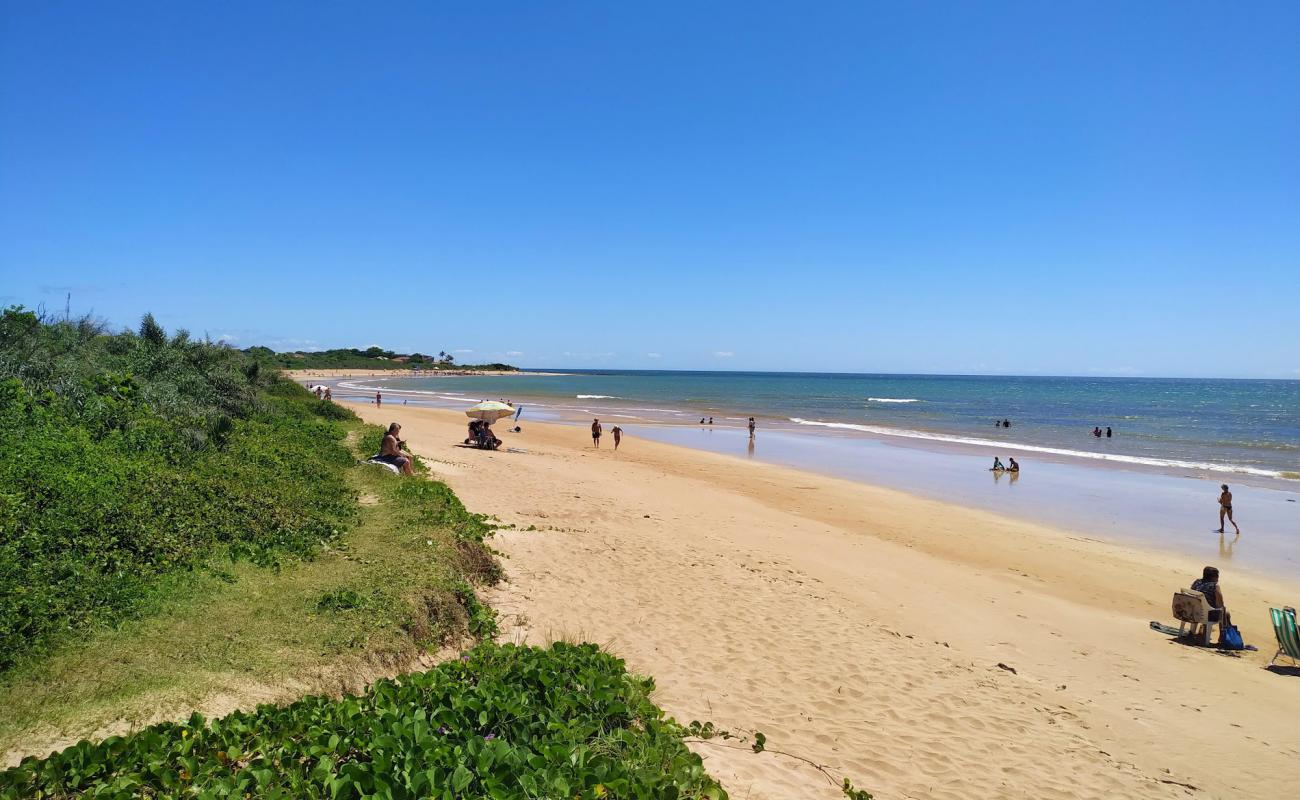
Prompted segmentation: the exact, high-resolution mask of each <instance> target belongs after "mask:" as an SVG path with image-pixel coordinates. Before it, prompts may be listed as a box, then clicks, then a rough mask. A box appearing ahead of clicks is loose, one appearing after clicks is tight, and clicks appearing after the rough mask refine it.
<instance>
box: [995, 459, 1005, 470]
mask: <svg viewBox="0 0 1300 800" xmlns="http://www.w3.org/2000/svg"><path fill="white" fill-rule="evenodd" d="M1004 469H1006V467H1004V466H1002V459H1000V458H998V457H997V456H993V471H994V472H1001V471H1002V470H1004Z"/></svg>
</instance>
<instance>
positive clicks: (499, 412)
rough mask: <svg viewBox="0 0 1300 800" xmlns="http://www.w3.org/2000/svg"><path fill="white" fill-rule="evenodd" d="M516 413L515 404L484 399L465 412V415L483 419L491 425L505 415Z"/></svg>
mask: <svg viewBox="0 0 1300 800" xmlns="http://www.w3.org/2000/svg"><path fill="white" fill-rule="evenodd" d="M514 413H515V409H514V407H513V406H508V405H506V404H505V403H498V402H497V401H495V400H484V401H483V402H481V403H479V404H478V405H476V406H474V407H473V408H471V409H469V410H467V411H466V412H465V416H467V417H473V418H474V419H481V420H483V421H484V422H487V423H488V424H489V425H490V424H492V423H493V422H496V421H497V420H499V419H502V418H504V417H509V416H511V415H513V414H514Z"/></svg>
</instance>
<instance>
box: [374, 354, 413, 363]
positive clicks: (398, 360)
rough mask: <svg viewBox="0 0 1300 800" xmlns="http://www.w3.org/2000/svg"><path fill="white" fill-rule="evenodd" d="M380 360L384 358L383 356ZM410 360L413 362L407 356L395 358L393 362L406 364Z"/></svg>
mask: <svg viewBox="0 0 1300 800" xmlns="http://www.w3.org/2000/svg"><path fill="white" fill-rule="evenodd" d="M380 358H383V356H380ZM410 360H411V359H410V358H408V357H407V356H394V357H393V361H394V362H395V363H398V364H405V363H406V362H407V361H410Z"/></svg>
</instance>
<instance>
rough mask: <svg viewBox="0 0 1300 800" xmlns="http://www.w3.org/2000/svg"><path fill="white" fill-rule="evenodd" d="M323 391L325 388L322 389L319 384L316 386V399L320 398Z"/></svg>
mask: <svg viewBox="0 0 1300 800" xmlns="http://www.w3.org/2000/svg"><path fill="white" fill-rule="evenodd" d="M324 391H325V390H324V389H322V388H321V387H319V386H317V387H316V399H317V400H319V399H321V395H322V394H323V393H324Z"/></svg>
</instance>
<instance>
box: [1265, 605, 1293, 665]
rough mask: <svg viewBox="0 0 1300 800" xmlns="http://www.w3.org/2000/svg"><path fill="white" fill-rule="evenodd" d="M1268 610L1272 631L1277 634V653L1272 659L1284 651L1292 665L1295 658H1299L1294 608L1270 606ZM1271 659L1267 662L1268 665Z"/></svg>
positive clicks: (1275, 658) (1271, 662)
mask: <svg viewBox="0 0 1300 800" xmlns="http://www.w3.org/2000/svg"><path fill="white" fill-rule="evenodd" d="M1268 611H1269V613H1270V614H1272V615H1273V633H1274V635H1276V636H1277V653H1276V655H1274V656H1273V661H1277V657H1278V656H1280V655H1282V654H1283V653H1286V654H1287V655H1288V656H1290V657H1291V664H1292V666H1294V665H1295V663H1296V660H1297V659H1300V631H1297V630H1296V621H1295V609H1294V608H1282V609H1278V608H1270V609H1269V610H1268ZM1273 661H1270V662H1268V663H1269V665H1270V666H1272V664H1273Z"/></svg>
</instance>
